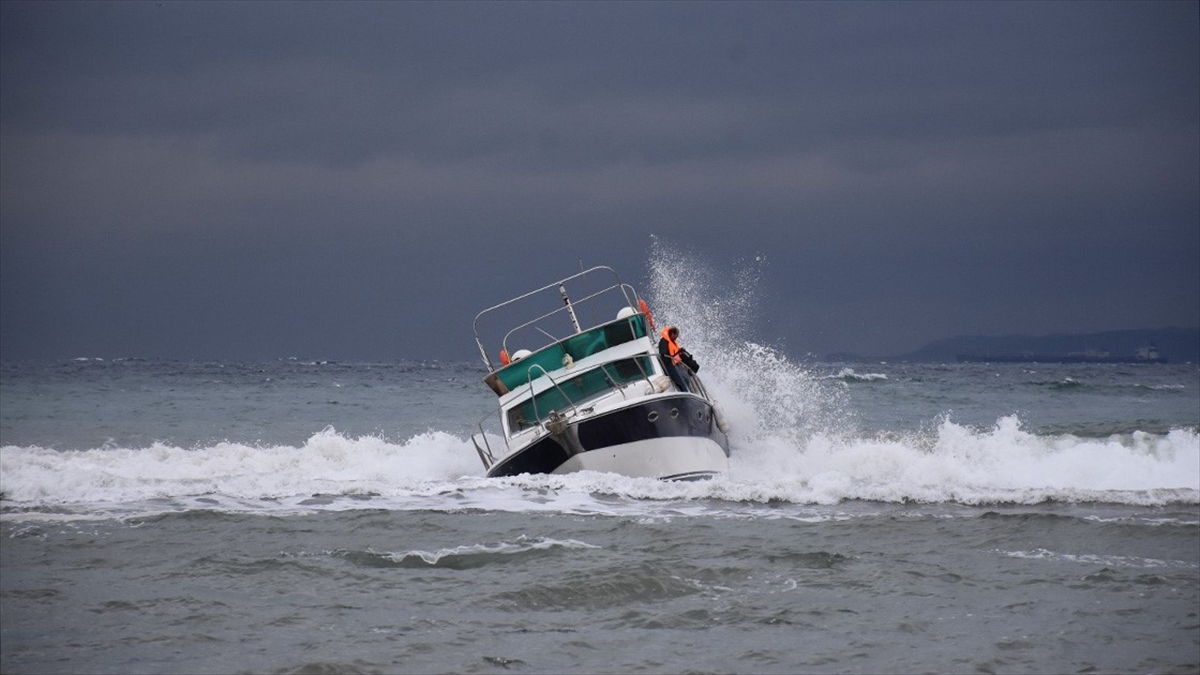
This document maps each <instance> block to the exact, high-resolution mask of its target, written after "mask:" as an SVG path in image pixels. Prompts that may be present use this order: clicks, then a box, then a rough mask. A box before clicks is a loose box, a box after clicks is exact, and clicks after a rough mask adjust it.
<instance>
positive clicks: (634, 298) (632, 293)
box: [472, 265, 639, 373]
mask: <svg viewBox="0 0 1200 675" xmlns="http://www.w3.org/2000/svg"><path fill="white" fill-rule="evenodd" d="M597 272H608V273H611V274H612V278H613V284H612V285H610V286H607V287H605V288H604V289H602V290H600V291H596V292H594V293H592V294H590V295H588V296H586V297H584V298H581V299H579V300H576V301H572V303H573V304H579V303H584V302H587V301H589V300H592V299H594V298H596V297H598V296H600V295H603V294H606V293H611V292H613V291H614V290H615V291H619V292H620V294H621V296H622V297H623V298H624V300H625V305H626V306H628V307H632V308H634V309H636V308H637V307H638V301H639V297H638V294H637V291H636V290H634V288H633V287H632V286H630V285H629V284H626V283H624V282H622V281H621V278H620V277H619V276H618V275H617V272H616V270H614V269H613V268H611V267H608V266H607V265H597V266H595V267H592V268H590V269H587V270H583V271H580V272H578V273H576V274H572V275H571V276H569V277H565V278H563V279H560V280H558V281H555V282H552V283H549V284H546V285H545V286H542V287H541V288H538V289H535V290H532V291H529V292H528V293H524V294H522V295H519V296H517V297H515V298H511V299H509V300H505V301H504V302H501V303H498V304H495V305H492V306H491V307H488V308H487V309H484V310H483V311H481V312H479V313H478V314H476V315H475V321H474V322H473V323H472V330H473V331H474V333H475V344H476V346H478V347H479V355H480V356H481V357H483V362H484V365H486V366H487V369H488V372H489V373H494V372H496V367H495V365H494V364H493V363H492V359H491V357H490V356H489V355H488V353H487V350H486V349H485V348H484V346H483V341H482V340H481V339H480V337H479V320H480V319H481V318H482V317H483V315H485V314H488V313H489V312H492V311H494V310H497V309H500V308H501V307H505V306H507V305H511V304H513V303H515V302H519V301H521V300H524V299H526V298H529V297H532V296H534V295H537V294H539V293H544V292H546V291H548V290H550V289H555V288H558V287H559V286H563V285H564V284H567V283H569V282H572V281H574V280H576V279H579V278H581V277H585V276H588V275H592V274H595V273H597ZM567 309H568V308H567V307H559V308H557V309H556V310H554V311H552V312H549V313H547V314H544V315H542V316H540V317H538V318H536V319H533V320H531V321H527V322H525V323H524V324H522V325H520V326H518V327H516V328H513V329H512V330H510V331H508V333H507V334H505V336H504V339H503V340H502V345H501V346H502V348H503V349H507V344H508V337H509V336H510V335H512V333H513V332H514V331H517V330H520V329H522V328H526V327H528V326H530V325H533V324H535V323H537V322H539V321H542V320H544V319H546V318H549V317H550V316H553V315H554V314H557V313H558V312H562V311H566V310H567ZM551 344H554V343H551ZM547 346H548V345H547ZM543 348H544V347H539V349H543Z"/></svg>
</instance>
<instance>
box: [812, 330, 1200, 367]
mask: <svg viewBox="0 0 1200 675" xmlns="http://www.w3.org/2000/svg"><path fill="white" fill-rule="evenodd" d="M1150 345H1153V346H1154V347H1155V348H1156V349H1157V351H1158V354H1159V356H1161V357H1162V358H1164V359H1166V360H1167V362H1168V363H1188V362H1191V363H1200V328H1160V329H1157V330H1117V331H1107V332H1103V333H1055V334H1053V335H1005V336H1000V337H988V336H982V335H960V336H958V337H952V338H946V339H943V340H937V341H935V342H930V343H929V344H927V345H925V346H924V347H921V348H920V349H918V350H916V351H913V352H909V353H907V354H900V355H896V356H888V357H864V356H860V355H856V354H830V355H828V356H827V357H826V358H827V359H830V360H836V361H862V360H870V361H874V360H887V361H925V362H937V363H954V362H956V361H957V360H958V357H959V355H971V356H985V357H986V356H995V357H1000V358H1004V357H1016V356H1021V355H1039V356H1056V355H1057V356H1067V355H1070V354H1102V353H1106V354H1109V355H1111V356H1113V357H1123V358H1124V357H1128V358H1133V357H1134V355H1135V354H1136V353H1137V351H1138V350H1139V349H1143V348H1145V347H1148V346H1150Z"/></svg>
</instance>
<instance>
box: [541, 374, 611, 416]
mask: <svg viewBox="0 0 1200 675" xmlns="http://www.w3.org/2000/svg"><path fill="white" fill-rule="evenodd" d="M534 368H537V369H538V370H540V371H542V375H543V376H545V378H546V379H547V380H550V384H552V385H554V388H555V389H557V390H558V393H560V394H562V395H563V398H564V399H566V401H567V403H570V404H571V411H572V412H573V413H574V414H576V415H578V414H579V408H578V406H576V405H575V401H573V400H571V397H570V396H568V395H567V392H565V391H563V390H562V387H560V386H558V383H557V382H555V381H554V378H553V377H551V376H550V373H547V372H546V369H545V368H543V367H542V366H541V364H539V363H535V364H533V365H532V366H530V367H529V369H528V370H526V371H525V373H526V376H528V375H529V373H531V372H532V371H533V369H534ZM605 374H607V373H605ZM535 379H537V378H534V377H530V378H529V402H530V403H532V404H533V416H534V418H536V419H537V421H538V424H541V423H542V414H541V413H540V412H538V404H537V396H536V395H535V394H534V393H533V381H534V380H535ZM550 412H554V411H553V410H551V411H550Z"/></svg>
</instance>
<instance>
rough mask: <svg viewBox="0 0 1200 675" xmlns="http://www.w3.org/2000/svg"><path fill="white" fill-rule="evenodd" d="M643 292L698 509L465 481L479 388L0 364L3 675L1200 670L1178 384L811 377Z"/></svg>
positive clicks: (652, 494) (249, 370) (850, 374)
mask: <svg viewBox="0 0 1200 675" xmlns="http://www.w3.org/2000/svg"><path fill="white" fill-rule="evenodd" d="M695 282H696V280H694V279H682V280H680V283H682V284H684V285H685V286H686V284H688V283H695ZM733 287H734V288H736V285H734V286H733ZM657 291H658V292H657V294H656V295H654V296H652V297H653V298H656V302H655V303H654V305H655V307H654V308H655V311H656V312H659V313H661V314H662V315H664V316H666V317H671V316H676V317H678V316H687V318H688V319H689V320H690V323H687V322H682V323H685V325H693V326H696V327H697V328H695V329H692V330H689V331H686V332H685V342H686V344H688V345H689V347H690V348H691V350H692V351H693V352H694V353H696V354H697V356H698V357H699V358H701V361H702V363H703V364H704V367H703V370H702V373H701V374H702V375H704V376H706V383H707V384H708V385H709V388H710V389H711V390H713V391H715V392H716V394H717V396H718V397H719V398H720V400H721V402H722V405H723V407H724V408H725V410H726V412H727V414H728V417H729V418H730V420H731V421H732V423H733V431H732V433H731V435H730V441H731V446H732V451H733V457H732V460H731V467H730V471H729V473H728V475H726V476H723V477H721V478H718V479H716V480H712V481H707V482H698V483H680V484H676V483H661V482H657V481H649V480H637V479H629V478H623V477H619V476H614V475H607V474H577V475H571V476H560V477H549V476H533V477H518V478H511V479H496V480H489V479H486V478H483V477H482V474H483V468H482V466H481V464H480V463H479V460H478V458H477V457H476V455H475V452H474V450H473V449H472V448H471V446H470V443H469V442H468V440H467V434H468V433H469V431H470V429H471V426H472V424H473V423H474V422H475V421H477V420H478V419H479V418H481V417H482V416H483V415H484V414H485V413H486V412H488V410H489V406H491V405H493V404H494V401H495V399H494V397H493V396H492V395H491V394H490V392H488V390H487V389H486V387H485V386H483V384H482V382H481V377H482V375H483V372H482V369H481V368H480V367H479V366H477V365H476V364H472V363H414V362H398V363H383V364H363V363H327V362H308V361H298V360H281V361H276V362H270V363H253V364H247V363H188V362H161V361H141V360H123V361H100V360H94V359H88V360H73V361H62V362H42V363H5V364H0V492H2V493H3V495H2V500H0V670H2V671H3V672H5V673H222V672H266V673H276V672H278V673H301V672H307V673H312V672H485V673H486V672H502V671H514V672H530V673H534V672H546V673H549V672H685V671H686V672H778V673H792V672H839V673H840V672H851V673H875V672H953V673H957V672H1030V673H1042V672H1139V673H1142V672H1187V673H1194V672H1196V671H1197V669H1200V436H1198V435H1197V429H1198V428H1200V368H1198V367H1197V366H1196V365H1194V364H1168V365H1142V366H1121V365H1073V366H1048V365H1038V366H1022V365H1019V364H1005V365H994V366H993V365H986V364H962V365H959V364H953V365H936V364H907V363H897V364H883V363H875V364H822V363H797V362H795V361H790V360H788V359H786V358H783V357H781V356H780V355H779V354H777V353H776V352H773V351H772V350H770V349H766V348H764V347H761V346H759V345H756V344H754V343H753V342H752V341H747V340H745V339H742V338H740V337H739V336H737V335H736V332H735V331H733V330H731V329H730V328H729V325H728V324H727V323H722V322H723V321H735V320H736V319H737V317H736V316H731V315H730V313H729V312H728V311H722V312H720V313H719V314H716V315H712V316H704V315H703V314H702V313H701V315H698V316H691V315H684V313H683V312H682V311H681V310H680V309H679V305H680V304H681V300H680V299H681V298H683V299H687V298H693V299H694V295H695V291H694V290H689V289H688V288H686V287H684V288H663V287H661V285H660V287H659V288H658V289H657ZM721 301H724V305H725V306H726V307H729V306H735V307H736V306H738V299H737V298H736V297H735V298H723V299H722V298H717V299H716V300H714V301H712V302H703V303H700V302H691V303H690V305H691V306H697V307H720V306H721V305H722V302H721ZM716 355H720V357H719V358H718V357H717V356H716Z"/></svg>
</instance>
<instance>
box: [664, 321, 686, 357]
mask: <svg viewBox="0 0 1200 675" xmlns="http://www.w3.org/2000/svg"><path fill="white" fill-rule="evenodd" d="M659 335H661V336H662V339H664V340H666V341H667V353H668V354H670V355H671V363H680V362H682V361H683V357H682V356H680V355H679V345H678V344H676V343H675V341H674V340H672V339H671V327H670V326H667V327H666V328H664V329H662V332H661V333H659Z"/></svg>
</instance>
